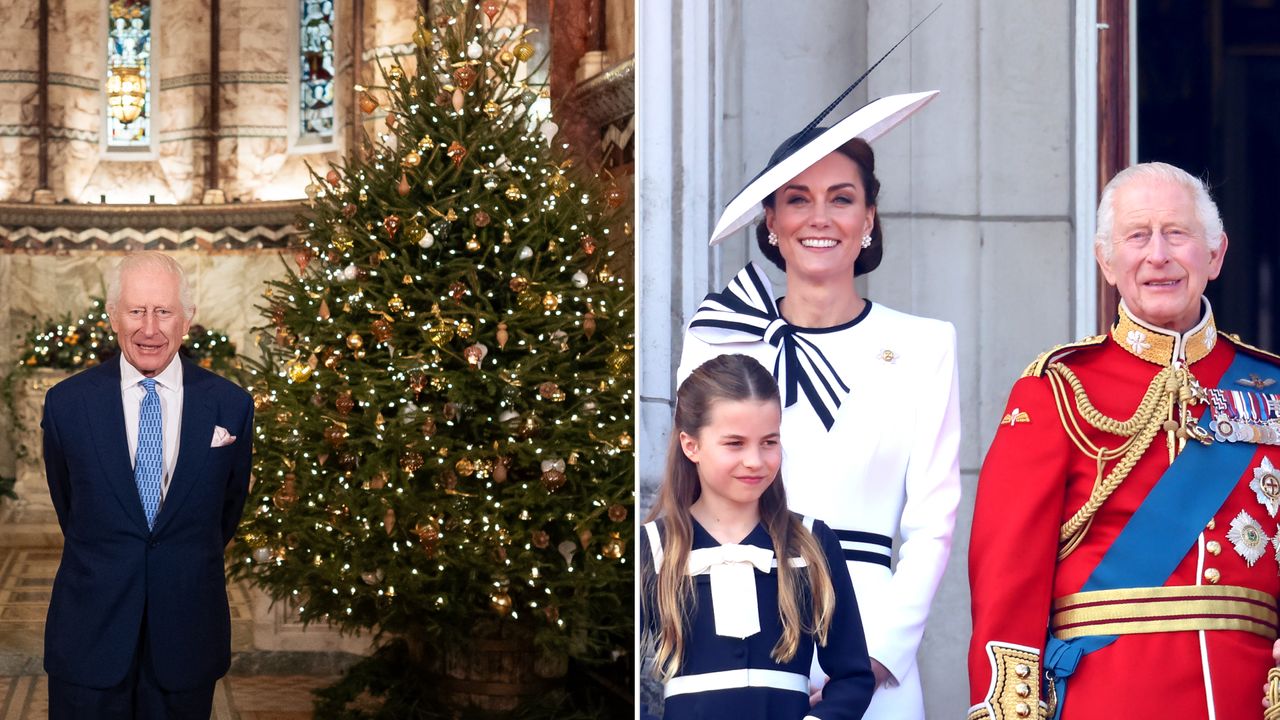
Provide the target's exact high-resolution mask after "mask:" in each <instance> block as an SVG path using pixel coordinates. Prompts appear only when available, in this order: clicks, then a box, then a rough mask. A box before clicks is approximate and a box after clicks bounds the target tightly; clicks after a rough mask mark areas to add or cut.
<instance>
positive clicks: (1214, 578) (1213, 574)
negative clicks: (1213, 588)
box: [1204, 568, 1222, 584]
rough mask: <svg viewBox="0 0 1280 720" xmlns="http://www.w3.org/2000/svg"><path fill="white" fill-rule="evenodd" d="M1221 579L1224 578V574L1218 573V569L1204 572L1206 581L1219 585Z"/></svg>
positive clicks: (1209, 569)
mask: <svg viewBox="0 0 1280 720" xmlns="http://www.w3.org/2000/svg"><path fill="white" fill-rule="evenodd" d="M1220 577H1222V573H1220V572H1218V569H1217V568H1207V569H1206V570H1205V571H1204V579H1205V580H1208V581H1209V582H1211V583H1214V584H1217V582H1218V578H1220Z"/></svg>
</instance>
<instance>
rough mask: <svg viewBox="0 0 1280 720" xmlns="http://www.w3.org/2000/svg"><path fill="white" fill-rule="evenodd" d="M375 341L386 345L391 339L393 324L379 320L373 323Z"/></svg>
mask: <svg viewBox="0 0 1280 720" xmlns="http://www.w3.org/2000/svg"><path fill="white" fill-rule="evenodd" d="M373 339H374V340H377V341H378V342H380V343H385V342H386V341H388V340H390V339H391V323H389V322H387V321H386V320H383V319H382V318H378V319H377V320H374V321H373Z"/></svg>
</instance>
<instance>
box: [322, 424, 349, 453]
mask: <svg viewBox="0 0 1280 720" xmlns="http://www.w3.org/2000/svg"><path fill="white" fill-rule="evenodd" d="M324 441H325V442H326V443H327V444H328V445H329V446H330V447H335V448H336V447H341V446H342V445H343V444H344V443H346V442H347V429H346V428H344V427H342V426H341V425H330V426H329V427H327V428H325V429H324Z"/></svg>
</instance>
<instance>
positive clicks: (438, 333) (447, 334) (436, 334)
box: [427, 318, 454, 347]
mask: <svg viewBox="0 0 1280 720" xmlns="http://www.w3.org/2000/svg"><path fill="white" fill-rule="evenodd" d="M453 334H454V327H453V323H450V322H447V321H445V320H442V319H439V318H437V319H436V321H435V322H433V323H431V324H430V325H428V326H427V339H428V340H430V341H431V344H432V345H435V346H436V347H444V346H445V345H446V344H448V342H449V341H450V340H452V339H453Z"/></svg>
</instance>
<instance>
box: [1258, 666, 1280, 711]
mask: <svg viewBox="0 0 1280 720" xmlns="http://www.w3.org/2000/svg"><path fill="white" fill-rule="evenodd" d="M1267 701H1268V702H1270V703H1271V706H1270V707H1268V708H1267V709H1266V710H1264V711H1262V720H1280V668H1271V669H1270V670H1269V671H1267Z"/></svg>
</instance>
